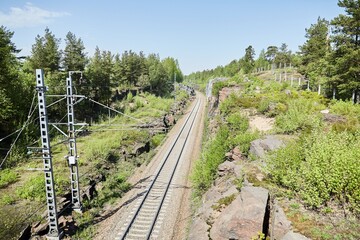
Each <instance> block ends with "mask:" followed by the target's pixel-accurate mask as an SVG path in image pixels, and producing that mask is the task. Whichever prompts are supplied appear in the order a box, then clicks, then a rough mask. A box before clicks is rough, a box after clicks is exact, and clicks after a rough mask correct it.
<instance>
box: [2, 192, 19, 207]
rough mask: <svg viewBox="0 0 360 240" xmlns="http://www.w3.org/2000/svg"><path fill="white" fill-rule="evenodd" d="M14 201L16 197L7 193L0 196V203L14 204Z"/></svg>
mask: <svg viewBox="0 0 360 240" xmlns="http://www.w3.org/2000/svg"><path fill="white" fill-rule="evenodd" d="M15 202H16V199H15V198H14V197H13V196H11V195H8V194H4V195H3V196H2V197H1V198H0V205H10V204H14V203H15Z"/></svg>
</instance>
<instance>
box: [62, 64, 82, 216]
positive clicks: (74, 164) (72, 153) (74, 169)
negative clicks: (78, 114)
mask: <svg viewBox="0 0 360 240" xmlns="http://www.w3.org/2000/svg"><path fill="white" fill-rule="evenodd" d="M73 73H77V71H70V72H69V77H68V78H66V100H67V113H68V139H69V155H68V156H67V159H68V163H69V167H70V182H71V203H72V208H73V210H75V211H78V212H81V211H82V210H81V201H80V187H79V168H78V161H77V160H78V155H77V149H76V137H75V115H74V95H73V86H72V78H71V75H72V74H73ZM79 73H81V72H79Z"/></svg>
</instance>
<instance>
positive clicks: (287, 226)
mask: <svg viewBox="0 0 360 240" xmlns="http://www.w3.org/2000/svg"><path fill="white" fill-rule="evenodd" d="M274 208H275V209H274V210H275V211H274V213H273V214H275V216H274V217H275V219H274V220H275V221H274V227H273V230H274V232H273V233H272V234H273V237H274V239H281V238H282V237H284V235H285V234H286V233H288V232H289V231H290V230H291V222H290V221H289V220H288V219H287V217H286V214H285V212H284V210H283V209H282V208H281V207H280V206H278V205H277V204H274Z"/></svg>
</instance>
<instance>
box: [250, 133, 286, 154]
mask: <svg viewBox="0 0 360 240" xmlns="http://www.w3.org/2000/svg"><path fill="white" fill-rule="evenodd" d="M283 145H284V142H283V141H282V140H281V139H280V138H279V137H277V136H275V135H268V136H266V137H265V138H264V139H257V140H254V141H252V142H251V143H250V151H249V153H250V154H253V155H254V156H256V157H259V158H263V157H264V156H265V154H266V152H269V151H273V150H276V149H278V148H280V147H282V146H283Z"/></svg>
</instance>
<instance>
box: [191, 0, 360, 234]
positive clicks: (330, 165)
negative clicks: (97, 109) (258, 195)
mask: <svg viewBox="0 0 360 240" xmlns="http://www.w3.org/2000/svg"><path fill="white" fill-rule="evenodd" d="M359 4H360V3H359V1H339V6H340V7H343V8H344V9H345V12H346V15H340V16H338V17H336V18H335V19H334V20H332V21H326V20H324V19H322V18H319V19H318V21H317V23H316V24H314V25H312V26H311V27H310V28H309V29H306V38H307V41H306V42H305V43H304V44H303V45H302V46H300V51H299V53H296V54H292V53H291V52H288V51H285V50H284V49H286V48H285V45H283V46H282V47H281V49H282V51H281V52H282V53H285V52H287V54H279V48H277V47H275V46H269V47H268V48H267V51H266V52H265V51H262V53H261V54H260V55H259V58H258V59H257V60H254V59H253V58H252V59H251V58H249V56H254V55H252V54H249V53H251V52H252V51H251V48H250V47H249V48H247V49H246V53H245V56H244V57H243V58H241V59H240V60H239V61H238V60H234V61H232V62H231V63H230V64H228V65H226V66H224V67H222V66H219V67H217V68H216V69H213V70H206V71H203V72H197V73H193V74H191V75H190V76H188V77H187V78H186V81H189V82H195V83H199V84H200V86H202V85H201V84H204V83H205V82H207V81H208V79H211V78H214V77H221V76H225V77H228V80H226V81H221V82H216V83H215V84H214V85H213V88H212V93H213V95H214V96H218V95H219V91H221V89H223V88H224V87H236V89H240V90H238V91H237V92H235V93H232V94H231V95H230V96H228V97H227V98H226V99H225V100H223V101H222V102H221V103H220V104H219V106H218V109H219V110H220V112H219V115H217V116H215V117H214V118H213V119H209V120H208V121H207V126H211V127H212V128H213V129H212V130H211V131H212V134H211V133H210V132H209V131H208V132H207V133H206V135H205V142H204V149H203V153H202V155H201V158H200V159H199V160H198V161H197V162H196V165H195V168H194V171H193V174H192V181H193V185H194V188H195V190H194V196H195V198H196V199H199V198H201V196H202V194H203V193H205V191H206V190H207V189H209V188H210V187H211V186H212V184H213V182H214V180H215V179H216V178H217V167H218V165H219V164H220V163H222V162H224V161H225V160H226V155H225V153H227V152H229V151H230V150H232V149H233V148H234V147H238V148H239V149H241V152H242V155H243V156H244V157H246V158H245V159H247V160H248V161H249V162H251V161H253V160H256V158H255V159H254V157H253V156H251V155H249V154H248V151H249V146H250V145H249V144H250V142H251V141H252V140H254V139H257V138H260V137H261V133H257V132H250V131H249V130H248V122H247V121H248V120H247V117H246V115H244V113H245V112H247V110H248V109H252V110H251V111H252V112H254V114H261V115H265V116H267V117H271V118H274V120H275V128H274V129H273V130H272V132H271V134H281V135H283V136H285V137H286V139H287V141H286V146H285V147H283V148H281V149H279V150H277V151H274V152H272V153H271V154H268V155H267V157H266V160H265V163H262V164H261V165H263V164H264V165H265V166H266V167H262V168H261V171H262V172H263V174H264V175H265V180H264V181H263V182H261V181H259V180H257V179H256V178H255V177H253V176H251V174H252V173H248V174H249V175H248V176H246V177H247V178H248V180H249V181H250V182H253V183H254V184H255V185H256V186H259V185H260V186H264V187H266V188H268V189H270V190H271V192H272V193H273V194H274V195H275V196H276V197H277V198H278V199H279V200H282V199H284V198H286V199H291V201H293V202H295V203H293V204H292V205H291V206H290V210H289V209H287V210H286V211H287V213H288V217H289V218H290V219H291V220H292V221H293V225H294V226H295V227H296V228H297V229H298V230H300V231H302V232H303V233H304V234H306V236H309V237H311V238H312V239H333V238H335V239H358V238H359V237H360V236H359V233H358V228H359V226H360V223H359V217H360V212H359V207H360V200H359V190H360V188H359V186H360V172H359V169H360V163H359V161H358V159H359V156H360V155H359V143H360V139H359V129H360V128H359V127H360V125H359V120H360V118H359V116H360V115H359V111H360V106H359V105H358V103H359V100H358V89H359V85H358V84H359V83H360V79H359V76H360V75H359V73H358V72H359V71H360V65H359V63H360V61H358V56H354V55H353V54H357V53H358V51H359V35H360V33H359V31H358V30H359V29H358V28H356V24H355V22H359V20H360V19H359V15H358V14H356V13H357V12H358V9H360V8H359V6H360V5H359ZM330 27H332V29H333V31H332V32H331V34H330V35H329V28H330ZM283 57H284V58H283ZM285 59H286V60H285ZM246 61H248V62H252V64H251V66H252V68H251V69H250V70H249V69H247V68H248V66H246V65H245V64H244V63H245V62H246ZM259 62H261V64H259ZM290 64H291V68H292V70H291V72H292V73H293V74H296V75H297V74H301V75H302V76H303V77H302V83H304V82H303V81H304V79H305V80H306V81H309V83H307V82H305V84H306V85H305V86H304V85H301V84H300V82H299V85H298V84H297V83H296V84H293V82H292V81H293V80H291V82H290V77H288V78H287V81H284V78H283V79H282V81H281V79H280V80H279V79H276V78H274V75H275V74H277V73H278V72H277V71H280V72H282V73H283V74H284V72H285V71H287V72H288V71H289V68H290ZM235 66H236V67H235ZM275 66H276V68H279V67H280V69H275ZM232 67H234V69H236V70H234V72H231V71H230V69H232ZM294 69H296V72H295V73H294ZM349 74H352V75H351V76H349ZM275 76H276V75H275ZM297 76H298V75H297ZM307 86H308V90H304V89H306V88H307ZM200 88H204V87H200ZM322 110H324V111H322ZM214 122H215V124H214ZM224 123H225V124H224ZM214 126H215V127H214ZM245 175H246V174H245ZM295 204H296V206H298V207H297V209H296V210H294V209H293V207H292V206H295ZM300 206H301V207H300ZM300 208H301V210H300ZM327 218H331V219H333V221H332V222H331V223H330V222H329V221H328V220H326V219H327Z"/></svg>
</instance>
